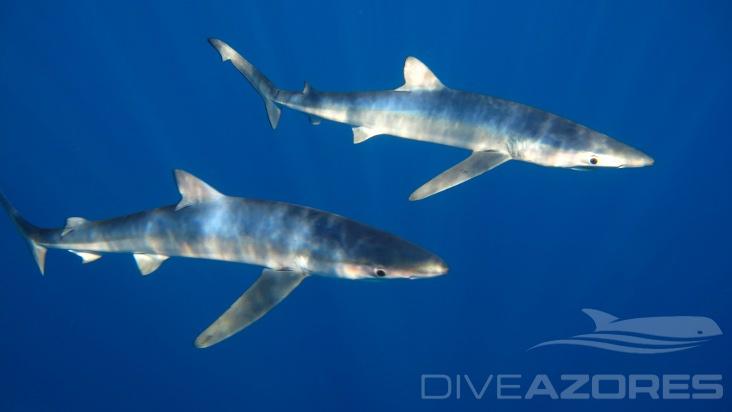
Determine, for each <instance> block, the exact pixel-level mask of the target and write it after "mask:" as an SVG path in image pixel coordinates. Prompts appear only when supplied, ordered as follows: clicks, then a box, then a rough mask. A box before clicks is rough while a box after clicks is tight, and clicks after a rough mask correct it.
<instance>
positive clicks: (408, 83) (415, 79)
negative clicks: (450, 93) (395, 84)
mask: <svg viewBox="0 0 732 412" xmlns="http://www.w3.org/2000/svg"><path fill="white" fill-rule="evenodd" d="M444 88H445V85H444V84H442V82H441V81H440V79H438V78H437V76H435V74H434V73H432V70H430V69H429V68H428V67H427V66H426V65H425V64H424V63H422V62H421V61H419V59H417V58H416V57H412V56H409V57H407V59H406V60H405V61H404V85H403V86H402V87H399V88H398V89H396V90H398V91H410V90H440V89H444Z"/></svg>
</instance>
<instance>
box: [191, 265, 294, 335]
mask: <svg viewBox="0 0 732 412" xmlns="http://www.w3.org/2000/svg"><path fill="white" fill-rule="evenodd" d="M306 276H307V274H306V273H301V272H292V271H284V270H272V269H264V270H263V271H262V275H261V276H260V277H259V279H257V280H256V281H255V282H254V284H252V286H251V287H250V288H249V289H247V291H246V292H244V294H243V295H241V297H239V299H237V300H236V302H234V303H233V304H232V305H231V307H230V308H229V309H228V310H227V311H226V312H224V313H223V314H222V315H221V316H220V317H219V318H218V319H216V321H215V322H214V323H212V324H211V326H209V327H208V328H206V330H204V331H203V332H202V333H201V334H200V335H198V337H197V338H196V342H195V344H196V347H198V348H207V347H209V346H212V345H215V344H217V343H219V342H221V341H222V340H224V339H226V338H228V337H230V336H231V335H233V334H235V333H237V332H239V331H241V330H242V329H244V328H246V327H247V326H249V325H251V324H252V323H254V322H255V321H256V320H257V319H259V318H261V317H262V316H264V314H266V313H267V312H269V311H270V310H271V309H272V308H273V307H275V306H276V305H277V304H278V303H280V302H281V301H282V300H283V299H285V298H286V297H287V295H289V294H290V292H292V291H293V290H294V289H295V288H296V287H297V286H298V285H299V284H300V282H302V280H303V279H305V277H306Z"/></svg>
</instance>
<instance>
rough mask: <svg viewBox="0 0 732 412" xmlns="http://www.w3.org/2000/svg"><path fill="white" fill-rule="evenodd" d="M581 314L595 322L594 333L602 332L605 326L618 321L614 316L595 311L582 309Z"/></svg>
mask: <svg viewBox="0 0 732 412" xmlns="http://www.w3.org/2000/svg"><path fill="white" fill-rule="evenodd" d="M582 312H583V313H584V314H585V315H587V316H589V317H590V318H591V319H592V321H593V322H595V331H598V330H602V329H603V328H604V327H605V326H607V325H609V324H610V323H612V322H615V321H616V320H618V318H617V317H616V316H613V315H611V314H609V313H606V312H603V311H601V310H597V309H582Z"/></svg>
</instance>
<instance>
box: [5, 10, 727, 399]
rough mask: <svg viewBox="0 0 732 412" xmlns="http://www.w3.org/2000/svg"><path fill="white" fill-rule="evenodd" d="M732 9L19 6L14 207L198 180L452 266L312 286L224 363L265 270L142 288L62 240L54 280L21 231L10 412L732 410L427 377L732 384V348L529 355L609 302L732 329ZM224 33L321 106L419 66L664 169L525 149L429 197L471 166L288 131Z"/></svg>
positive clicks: (8, 140) (95, 202)
mask: <svg viewBox="0 0 732 412" xmlns="http://www.w3.org/2000/svg"><path fill="white" fill-rule="evenodd" d="M731 8H732V3H730V2H725V1H718V2H715V1H698V2H697V1H645V2H636V1H605V2H599V1H551V2H549V1H515V2H500V3H499V2H483V1H475V2H463V1H451V2H437V1H408V2H396V1H395V2H392V1H384V2H379V1H363V2H360V1H359V2H355V1H354V2H350V1H330V2H295V1H292V2H284V1H260V2H244V1H231V2H218V1H215V2H214V1H208V2H177V1H170V2H148V1H124V2H116V3H115V2H97V1H74V2H53V1H23V2H12V1H2V2H0V190H2V191H3V193H5V194H6V195H7V196H8V198H10V199H11V200H12V201H13V203H14V204H15V206H16V207H17V208H18V209H19V210H20V211H21V212H22V213H23V214H24V215H25V217H27V218H28V219H29V220H30V221H32V222H33V223H35V224H38V225H41V226H46V227H57V226H62V225H63V223H64V221H65V219H66V218H67V217H69V216H83V217H86V218H88V219H105V218H110V217H113V216H118V215H123V214H127V213H130V212H134V211H138V210H143V209H148V208H154V207H159V206H162V205H167V204H173V203H176V202H177V201H178V198H179V195H178V193H177V190H176V187H175V185H174V182H173V178H172V175H171V171H172V169H174V168H182V169H185V170H188V171H190V172H191V173H193V174H196V175H197V176H199V177H201V178H202V179H204V180H205V181H207V182H209V183H210V184H211V185H212V186H214V187H215V188H217V189H219V190H220V191H221V192H223V193H226V194H229V195H236V196H242V197H252V198H263V199H272V200H282V201H287V202H292V203H298V204H304V205H308V206H312V207H316V208H319V209H324V210H328V211H331V212H334V213H338V214H342V215H345V216H348V217H350V218H353V219H356V220H358V221H361V222H364V223H367V224H369V225H372V226H375V227H378V228H381V229H384V230H387V231H389V232H392V233H394V234H396V235H398V236H400V237H403V238H405V239H409V240H412V241H414V242H416V243H419V244H420V245H423V246H424V247H426V248H428V249H430V250H432V251H434V252H436V253H437V254H438V255H440V256H441V257H442V258H444V259H445V260H446V261H447V262H448V264H449V265H450V272H449V274H448V275H446V276H442V277H438V278H434V279H426V280H419V281H381V282H379V281H374V282H371V281H362V282H353V281H343V280H337V279H331V278H324V277H312V278H310V279H308V280H307V281H306V282H304V284H303V285H302V286H301V287H300V288H298V290H297V291H295V292H294V293H293V294H292V295H291V296H290V297H289V298H288V299H287V300H286V301H285V302H283V303H282V304H281V305H279V307H277V308H276V309H275V310H273V311H272V312H271V313H269V314H268V315H266V316H265V317H264V318H263V319H261V320H260V321H259V322H257V323H256V324H254V325H253V326H252V327H250V328H248V329H247V330H245V331H244V332H242V333H240V334H238V335H235V336H234V337H232V338H230V339H228V340H226V341H224V342H222V343H221V344H218V345H216V346H214V347H212V348H209V349H205V350H200V349H196V348H195V347H194V346H193V340H194V338H195V337H196V336H197V335H198V333H199V332H200V331H201V330H203V329H204V328H205V327H206V326H207V325H209V324H210V323H211V322H212V321H213V320H214V319H215V318H216V317H218V315H219V314H220V313H221V312H222V311H224V310H225V309H226V308H228V306H229V305H230V304H231V302H233V301H234V300H235V299H236V298H237V297H238V296H239V295H240V294H241V293H242V291H244V290H245V289H246V288H247V286H248V285H249V284H250V283H251V282H252V281H253V280H254V279H255V278H256V277H257V276H258V274H259V272H260V268H258V267H255V266H247V265H241V264H229V263H222V262H214V261H203V260H191V259H172V260H170V261H169V262H167V263H166V264H165V265H164V266H163V267H162V268H161V270H159V271H157V272H155V273H154V274H153V275H151V276H147V277H142V276H140V275H139V272H138V270H137V268H136V267H135V265H134V262H133V259H132V257H131V256H128V255H108V256H105V257H104V259H101V260H100V261H98V262H95V263H94V264H89V265H81V264H80V261H79V258H78V257H76V256H74V255H72V254H70V253H66V252H63V251H55V250H51V251H49V254H48V258H47V265H46V269H47V272H46V276H45V277H44V276H41V275H40V274H39V273H38V270H37V268H36V265H35V263H34V262H33V259H32V257H31V255H30V253H29V252H28V250H27V246H26V244H25V242H24V241H23V240H22V238H21V236H20V235H19V234H18V233H17V232H16V230H15V228H14V227H13V225H12V223H11V222H10V220H9V219H7V218H5V217H0V246H1V247H2V269H1V270H0V274H1V275H0V330H1V331H2V332H1V333H2V337H0V410H2V411H49V410H74V411H82V410H161V409H166V410H181V411H183V410H227V411H258V410H267V411H279V410H320V411H325V410H333V411H345V410H353V411H371V410H426V411H453V410H546V409H556V410H587V409H590V408H592V409H596V410H616V409H618V408H623V409H624V410H648V409H651V410H730V402H729V400H728V398H729V395H728V394H727V393H725V394H724V397H723V399H721V400H706V401H702V400H651V399H648V397H642V396H641V397H639V398H640V399H637V400H627V399H626V400H575V401H569V400H551V399H547V397H546V396H543V397H539V398H537V399H532V400H525V399H524V400H500V399H496V394H495V392H496V387H495V382H493V383H492V384H491V386H490V387H489V389H488V391H487V392H486V393H487V394H486V396H485V397H484V398H483V399H480V400H476V399H474V397H472V396H463V397H462V398H460V399H458V398H457V396H456V395H455V394H454V393H453V394H452V396H450V397H448V398H447V399H443V400H434V399H432V400H430V399H421V390H422V388H421V377H422V375H424V374H444V375H449V376H451V377H453V378H451V379H453V380H454V376H456V375H461V376H464V375H469V376H470V378H471V379H473V380H474V381H477V382H480V383H481V384H482V383H483V382H485V379H486V378H487V377H488V376H489V375H491V374H520V375H522V376H523V381H522V387H523V391H525V390H526V387H527V386H528V385H529V383H530V381H531V378H533V376H535V375H536V374H547V375H549V376H550V377H551V378H552V380H553V382H554V383H557V384H559V383H561V382H560V380H559V376H560V375H562V374H573V373H574V374H590V375H595V374H622V375H626V376H627V375H629V374H657V375H661V374H692V375H693V374H721V375H723V384H724V389H726V390H728V389H729V387H728V385H727V380H728V379H729V378H730V377H732V360H731V359H730V355H729V350H728V349H729V347H730V342H729V337H728V335H726V334H725V335H722V336H718V337H716V338H714V339H711V340H710V341H709V342H707V343H705V344H703V345H700V346H699V347H696V348H693V349H690V350H686V351H681V352H676V353H669V354H658V355H633V354H626V353H615V352H609V351H603V350H598V349H593V348H583V347H574V346H552V347H543V348H537V349H533V350H529V348H531V347H532V346H534V345H536V344H537V343H540V342H543V341H547V340H551V339H559V338H565V337H569V336H573V335H577V334H581V333H589V332H591V331H592V330H593V328H594V326H593V323H592V321H591V320H590V319H589V318H588V317H587V316H586V315H584V314H583V313H582V312H581V309H582V308H595V309H598V310H602V311H605V312H609V313H611V314H613V315H615V316H618V317H620V318H636V317H644V316H664V315H694V316H705V317H709V318H711V319H713V320H715V321H716V322H717V324H718V325H719V326H720V328H721V329H722V331H723V332H725V333H726V332H728V331H732V313H731V312H730V309H732V307H731V305H730V293H731V292H732V276H730V275H732V265H731V261H730V258H731V256H732V255H731V253H732V248H731V247H730V246H731V243H730V233H732V218H731V217H730V211H731V210H732V197H731V194H732V184H730V183H731V182H730V175H731V174H732V173H731V172H730V163H731V161H732V160H731V154H732V140H731V139H730V138H731V137H732V136H730V101H731V100H732V82H731V81H730V73H732V49H731V48H730V39H732V29H730V25H729V21H730V19H731V18H732V13H731ZM211 36H215V37H219V38H221V39H223V40H225V41H227V42H228V43H229V44H231V46H232V47H234V48H236V49H237V50H238V51H239V52H240V53H241V54H242V55H244V56H245V57H246V58H248V59H249V60H250V61H251V62H252V63H254V64H255V65H256V66H257V67H258V68H259V69H260V70H261V71H262V72H263V73H265V74H266V75H267V76H268V77H269V78H270V79H271V80H272V81H273V82H274V83H275V84H276V85H278V86H279V87H282V88H285V89H294V90H298V89H300V88H301V87H302V82H303V81H304V80H307V81H308V82H309V83H310V84H312V85H313V87H315V88H316V89H319V90H330V91H352V90H379V89H391V88H395V87H398V86H400V85H401V84H402V83H403V77H402V65H403V62H404V59H405V57H407V56H408V55H413V56H417V57H418V58H420V59H421V60H422V61H424V62H425V64H427V65H428V66H429V67H430V68H431V69H432V70H433V71H434V73H435V74H436V75H437V76H438V77H439V78H440V79H441V80H442V82H443V83H444V84H445V85H447V86H448V87H453V88H457V89H463V90H469V91H474V92H479V93H485V94H490V95H494V96H498V97H502V98H506V99H510V100H515V101H518V102H522V103H525V104H529V105H532V106H535V107H539V108H541V109H544V110H547V111H550V112H553V113H556V114H558V115H561V116H564V117H567V118H570V119H572V120H575V121H578V122H580V123H582V124H585V125H587V126H589V127H591V128H593V129H595V130H598V131H601V132H603V133H607V134H608V135H610V136H613V137H615V138H617V139H618V140H620V141H622V142H625V143H627V144H629V145H631V146H634V147H637V148H639V149H640V150H643V151H644V152H646V153H648V154H650V155H651V156H653V157H654V159H655V161H656V163H655V165H654V166H653V167H650V168H643V169H624V170H599V171H593V172H584V173H583V172H578V171H572V170H565V169H552V168H543V167H539V166H534V165H531V164H527V163H522V162H509V163H507V164H505V165H503V166H501V167H499V168H497V169H495V170H493V171H491V172H489V173H486V174H485V175H483V176H481V177H479V178H476V179H474V180H471V181H469V182H467V183H465V184H463V185H460V186H459V187H456V188H453V189H451V190H449V191H446V192H443V193H440V194H438V195H436V196H434V197H431V198H428V199H426V200H423V201H420V202H409V201H408V200H407V198H408V196H409V194H410V193H411V192H412V191H413V190H414V189H416V188H417V187H419V186H420V185H422V184H423V183H424V182H426V181H427V180H429V179H431V178H432V177H434V176H435V175H437V174H438V173H440V172H441V171H443V170H445V169H447V168H449V167H451V166H452V165H454V164H455V163H457V162H459V161H460V160H462V159H464V158H465V157H466V156H467V152H465V151H463V150H458V149H454V148H449V147H442V146H437V145H431V144H426V143H419V142H413V141H408V140H402V139H396V138H393V137H389V136H379V137H376V138H374V139H371V140H369V141H368V142H365V143H363V144H360V145H354V144H353V143H352V134H351V131H350V129H349V128H348V127H347V126H345V125H339V124H335V123H330V122H323V124H321V125H319V126H316V127H313V126H311V125H310V124H309V122H308V120H307V117H306V116H305V115H303V114H301V113H297V112H293V111H291V110H287V109H283V113H282V120H281V122H280V125H279V127H278V129H277V130H275V131H273V130H272V129H271V128H270V125H269V123H268V121H267V117H266V114H265V111H264V107H263V104H262V101H261V99H260V97H259V96H258V95H257V94H256V92H255V91H254V90H253V89H252V88H251V87H250V86H249V84H247V82H246V81H245V79H244V78H242V77H241V75H240V74H239V73H237V72H236V71H235V70H234V69H233V68H232V67H231V66H230V65H229V64H224V63H222V62H221V61H220V58H219V56H218V54H217V53H216V51H215V50H213V49H212V48H211V46H210V45H209V44H208V43H207V42H206V39H207V37H211ZM527 380H528V381H527ZM558 386H559V385H558ZM560 389H561V388H559V387H558V390H560ZM436 391H437V392H439V389H438V390H436ZM521 391H522V390H519V391H517V393H520V392H521ZM464 393H465V394H467V391H465V390H464ZM512 393H513V392H512Z"/></svg>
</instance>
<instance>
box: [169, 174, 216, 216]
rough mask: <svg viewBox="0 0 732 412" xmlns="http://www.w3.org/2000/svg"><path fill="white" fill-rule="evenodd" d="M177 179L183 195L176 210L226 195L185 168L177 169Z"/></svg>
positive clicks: (179, 189)
mask: <svg viewBox="0 0 732 412" xmlns="http://www.w3.org/2000/svg"><path fill="white" fill-rule="evenodd" d="M175 181H176V183H177V184H178V191H179V192H180V195H181V200H180V202H179V203H178V205H177V206H176V207H175V210H180V209H183V208H184V207H187V206H190V205H193V204H196V203H202V202H207V201H212V200H216V199H220V198H222V197H224V195H222V194H221V193H219V192H218V191H217V190H216V189H214V188H213V187H211V186H209V185H208V184H207V183H206V182H204V181H203V180H201V179H199V178H197V177H196V176H193V175H192V174H190V173H188V172H186V171H184V170H180V169H177V170H176V171H175Z"/></svg>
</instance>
